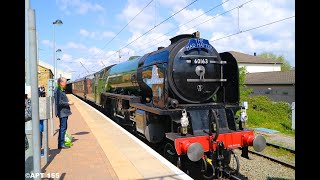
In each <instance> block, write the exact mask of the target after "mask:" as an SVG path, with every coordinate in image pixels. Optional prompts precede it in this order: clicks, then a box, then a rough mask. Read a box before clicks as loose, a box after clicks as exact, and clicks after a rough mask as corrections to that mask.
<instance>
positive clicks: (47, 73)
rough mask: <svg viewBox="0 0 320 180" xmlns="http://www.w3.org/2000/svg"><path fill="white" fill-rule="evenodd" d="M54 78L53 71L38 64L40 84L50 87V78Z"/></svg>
mask: <svg viewBox="0 0 320 180" xmlns="http://www.w3.org/2000/svg"><path fill="white" fill-rule="evenodd" d="M52 78H53V73H52V72H51V70H50V69H48V68H45V67H43V66H41V65H38V85H39V86H42V85H43V86H44V87H45V88H46V89H47V88H48V79H52Z"/></svg>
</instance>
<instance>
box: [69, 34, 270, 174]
mask: <svg viewBox="0 0 320 180" xmlns="http://www.w3.org/2000/svg"><path fill="white" fill-rule="evenodd" d="M170 41H171V44H170V45H169V46H168V47H159V48H158V49H157V50H156V51H153V52H150V53H147V54H145V55H143V56H138V57H134V58H131V59H129V60H128V61H125V62H122V63H119V64H116V65H112V66H109V67H106V68H104V69H102V70H101V71H99V72H97V73H95V74H94V75H90V76H88V78H86V77H84V79H80V80H78V81H75V82H73V85H72V91H73V92H75V93H76V94H77V95H78V96H79V94H81V96H80V97H82V98H84V99H87V100H89V101H92V102H94V103H96V104H97V105H99V106H100V107H101V108H102V109H103V110H104V111H105V112H106V114H107V115H108V116H109V117H110V118H111V119H115V120H116V121H117V123H119V124H126V125H131V126H133V127H134V129H135V133H137V134H139V135H140V136H143V137H144V138H146V139H147V140H148V141H149V142H150V143H153V144H156V145H159V146H160V147H161V149H162V150H161V151H162V153H163V155H164V156H165V157H166V158H167V159H168V160H170V161H171V162H172V163H174V164H175V165H177V166H178V167H179V168H181V169H182V170H184V171H185V172H188V173H189V174H190V173H191V174H192V173H195V172H193V170H194V169H198V170H199V171H198V172H197V173H200V174H201V176H202V177H204V178H209V179H210V178H213V177H221V176H222V175H223V174H228V175H230V176H232V175H234V174H237V173H238V172H239V160H238V157H237V156H236V155H235V154H234V152H233V149H236V148H241V150H242V156H243V157H246V158H248V146H253V147H254V149H255V150H256V151H262V150H263V149H264V147H265V146H266V140H265V139H264V138H263V137H262V136H254V132H253V130H250V129H246V128H244V127H243V126H242V122H241V121H239V120H238V117H237V116H236V113H237V111H239V110H240V108H241V106H240V105H239V103H240V102H239V96H240V95H239V71H238V65H237V62H236V60H235V58H234V57H233V56H232V54H230V53H227V52H225V53H218V52H217V51H216V49H215V48H214V47H213V46H212V45H211V44H210V43H209V41H208V40H206V39H202V38H200V33H199V32H195V33H193V34H182V35H178V36H176V37H173V38H171V39H170ZM89 77H90V78H89ZM88 80H90V82H88ZM91 81H92V82H91ZM88 84H90V87H88V86H87V85H88ZM82 85H83V86H84V87H82ZM90 88H92V89H91V91H88V89H90ZM86 89H87V90H86ZM86 92H87V94H86ZM88 92H90V93H89V94H90V96H88ZM93 93H94V94H93ZM88 97H90V98H88ZM231 162H234V164H231ZM190 165H191V166H192V168H190Z"/></svg>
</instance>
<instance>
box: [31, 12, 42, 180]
mask: <svg viewBox="0 0 320 180" xmlns="http://www.w3.org/2000/svg"><path fill="white" fill-rule="evenodd" d="M28 15H29V28H28V30H29V45H30V48H29V50H30V52H29V55H30V72H31V73H30V75H31V76H30V80H31V81H30V84H31V107H32V141H33V143H32V145H33V170H34V173H41V164H40V163H41V161H40V123H39V94H38V64H37V59H38V58H37V48H36V16H35V10H33V9H29V10H28ZM35 179H37V180H40V179H41V178H40V176H39V177H36V178H35Z"/></svg>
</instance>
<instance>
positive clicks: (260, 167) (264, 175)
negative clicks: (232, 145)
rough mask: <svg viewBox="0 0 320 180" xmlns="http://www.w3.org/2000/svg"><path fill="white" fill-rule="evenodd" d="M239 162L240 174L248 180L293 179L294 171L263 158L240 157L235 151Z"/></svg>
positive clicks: (253, 156) (250, 155) (236, 151)
mask: <svg viewBox="0 0 320 180" xmlns="http://www.w3.org/2000/svg"><path fill="white" fill-rule="evenodd" d="M234 152H235V153H236V154H237V155H238V157H239V161H240V174H242V175H244V176H246V177H248V179H249V180H264V179H267V180H271V179H277V180H280V179H295V170H294V169H291V168H288V167H285V166H282V165H280V164H277V163H275V162H273V161H270V160H268V159H265V158H263V157H260V156H257V155H254V154H249V157H250V158H252V160H248V159H245V158H243V157H241V151H240V150H238V149H236V150H234Z"/></svg>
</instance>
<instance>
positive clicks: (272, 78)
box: [245, 70, 295, 85]
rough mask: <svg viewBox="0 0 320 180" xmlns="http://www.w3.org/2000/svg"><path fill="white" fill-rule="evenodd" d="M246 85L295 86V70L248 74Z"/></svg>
mask: <svg viewBox="0 0 320 180" xmlns="http://www.w3.org/2000/svg"><path fill="white" fill-rule="evenodd" d="M245 84H246V85H250V84H252V85H253V84H260V85H263V84H295V70H289V71H271V72H258V73H248V74H247V76H246V81H245Z"/></svg>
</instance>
